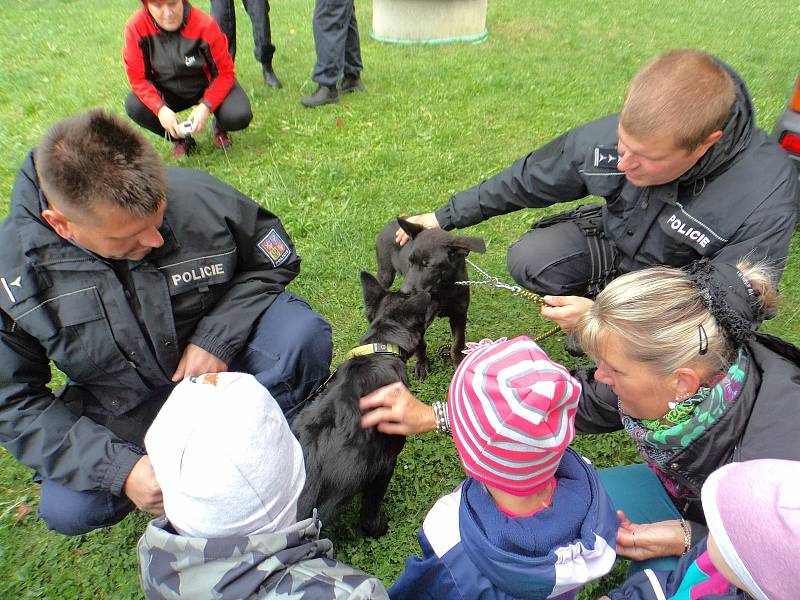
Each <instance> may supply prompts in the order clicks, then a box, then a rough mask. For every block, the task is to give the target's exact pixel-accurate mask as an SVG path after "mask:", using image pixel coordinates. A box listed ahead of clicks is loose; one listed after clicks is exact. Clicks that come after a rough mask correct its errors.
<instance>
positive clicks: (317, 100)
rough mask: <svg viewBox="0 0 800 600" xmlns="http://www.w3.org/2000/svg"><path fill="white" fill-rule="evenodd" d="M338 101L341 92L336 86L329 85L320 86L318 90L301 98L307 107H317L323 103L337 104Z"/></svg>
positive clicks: (301, 102)
mask: <svg viewBox="0 0 800 600" xmlns="http://www.w3.org/2000/svg"><path fill="white" fill-rule="evenodd" d="M338 102H339V92H337V91H336V86H333V87H328V86H327V85H321V86H319V87H318V88H317V91H316V92H314V93H313V94H311V95H310V96H303V97H302V98H301V99H300V104H302V105H303V106H305V107H307V108H316V107H317V106H322V105H323V104H336V103H338Z"/></svg>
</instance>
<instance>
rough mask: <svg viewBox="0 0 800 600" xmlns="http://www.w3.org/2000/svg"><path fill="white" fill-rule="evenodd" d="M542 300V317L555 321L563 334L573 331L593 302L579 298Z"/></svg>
mask: <svg viewBox="0 0 800 600" xmlns="http://www.w3.org/2000/svg"><path fill="white" fill-rule="evenodd" d="M543 299H544V304H543V305H542V308H541V314H542V316H543V317H544V318H545V319H550V320H551V321H555V322H556V325H558V326H559V327H561V330H562V331H564V332H565V333H570V332H571V331H572V330H573V329H575V327H576V325H577V324H578V321H579V320H580V318H581V316H583V313H585V312H586V311H587V310H589V308H591V306H592V304H594V301H593V300H589V299H588V298H583V297H581V296H545V297H544V298H543Z"/></svg>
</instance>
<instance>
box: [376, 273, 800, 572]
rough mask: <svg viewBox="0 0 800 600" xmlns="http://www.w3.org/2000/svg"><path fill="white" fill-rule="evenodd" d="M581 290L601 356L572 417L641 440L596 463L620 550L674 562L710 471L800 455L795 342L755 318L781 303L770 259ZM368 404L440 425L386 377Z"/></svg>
mask: <svg viewBox="0 0 800 600" xmlns="http://www.w3.org/2000/svg"><path fill="white" fill-rule="evenodd" d="M581 301H585V299H581ZM586 302H588V304H587V306H586V307H584V308H585V309H586V310H585V312H584V314H583V316H582V317H581V318H580V319H579V320H578V322H577V326H576V329H575V332H576V335H577V336H578V339H579V341H580V342H581V344H582V346H583V348H584V350H585V351H586V352H587V354H588V355H589V356H590V357H592V358H593V359H594V361H595V363H596V366H592V367H585V368H581V369H578V370H577V372H576V373H575V375H576V376H577V378H578V379H579V380H580V381H581V383H582V386H583V393H582V396H581V400H580V403H579V406H578V412H577V415H576V421H575V425H576V429H577V431H578V432H579V433H584V434H585V433H602V432H609V431H614V430H619V429H623V428H624V429H625V430H626V431H627V432H628V434H629V435H631V437H632V438H633V439H634V440H635V441H636V444H637V447H638V449H639V451H640V453H641V455H642V457H643V459H644V460H645V461H646V464H640V465H628V466H624V467H616V468H611V469H603V470H601V471H600V477H601V480H602V481H603V483H604V485H605V486H606V488H607V490H608V492H609V494H610V496H611V498H612V500H613V501H614V504H615V506H616V508H617V509H619V510H620V511H622V514H621V515H620V516H621V517H622V526H621V527H620V530H619V533H618V537H617V553H618V554H620V555H621V556H624V557H627V558H630V559H632V560H635V561H647V562H648V564H647V565H646V566H648V567H654V568H662V569H666V568H672V567H673V566H674V565H675V563H676V562H677V557H679V556H680V555H682V554H683V553H685V552H686V551H688V549H689V548H690V547H691V545H692V542H693V541H694V540H699V539H700V537H701V536H702V534H704V533H705V529H704V523H705V519H704V516H703V512H702V506H701V505H700V497H699V494H700V489H701V487H702V485H703V482H704V481H705V479H706V477H707V476H708V475H709V474H710V473H711V472H713V471H714V470H715V469H717V468H718V467H720V466H722V465H724V464H726V463H729V462H734V461H745V460H751V459H756V458H784V459H790V460H800V443H798V441H797V434H796V432H797V430H798V428H799V427H800V350H798V349H797V348H796V347H794V346H793V345H791V344H789V343H787V342H784V341H782V340H780V339H778V338H775V337H772V336H768V335H764V334H759V333H755V332H754V331H753V323H760V322H761V321H762V320H763V318H764V316H765V315H767V314H769V313H773V312H774V310H775V306H776V293H775V290H774V289H773V287H772V284H771V281H770V276H769V274H768V272H767V271H765V270H764V269H763V268H761V267H752V266H749V265H746V264H743V263H742V264H740V265H739V266H738V267H735V266H732V265H725V264H718V265H714V264H712V263H710V262H708V261H700V262H697V263H693V264H692V265H690V266H689V267H686V268H685V269H676V268H671V267H655V268H650V269H644V270H641V271H637V272H634V273H629V274H627V275H623V276H622V277H619V278H617V279H615V280H614V281H613V282H611V283H610V284H609V285H608V286H607V287H606V288H605V289H604V290H603V291H602V292H601V293H600V294H599V295H598V296H597V299H596V300H595V301H594V302H591V301H586ZM362 407H363V408H366V409H370V408H372V409H374V410H372V411H371V412H369V413H367V414H366V415H365V416H364V419H363V423H364V425H365V426H372V425H377V426H378V428H379V429H380V430H381V431H384V432H386V433H405V434H407V433H415V432H418V431H429V430H432V429H435V428H436V416H437V415H436V414H435V411H433V410H432V409H431V407H429V406H427V405H425V404H422V403H419V402H418V401H417V400H416V399H415V398H413V396H411V394H410V393H409V392H408V391H407V390H405V388H401V387H392V386H389V387H387V388H383V389H381V390H377V391H376V392H374V393H373V394H371V395H370V396H367V397H365V398H364V399H363V401H362ZM440 420H441V419H440ZM651 559H657V560H655V561H651Z"/></svg>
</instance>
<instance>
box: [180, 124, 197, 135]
mask: <svg viewBox="0 0 800 600" xmlns="http://www.w3.org/2000/svg"><path fill="white" fill-rule="evenodd" d="M178 129H180V131H181V133H182V134H183V135H191V133H192V130H193V129H194V124H193V123H192V122H191V121H184V122H183V123H178Z"/></svg>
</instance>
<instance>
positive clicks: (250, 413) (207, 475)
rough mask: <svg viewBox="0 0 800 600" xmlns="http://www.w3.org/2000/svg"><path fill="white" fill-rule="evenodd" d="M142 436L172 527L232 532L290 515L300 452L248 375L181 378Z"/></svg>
mask: <svg viewBox="0 0 800 600" xmlns="http://www.w3.org/2000/svg"><path fill="white" fill-rule="evenodd" d="M144 442H145V447H146V448H147V453H148V455H149V456H150V461H151V462H152V464H153V470H154V471H155V474H156V479H157V480H158V483H159V485H160V486H161V490H162V492H163V495H164V512H165V513H166V515H167V518H168V519H169V521H170V523H172V526H173V527H174V528H175V529H176V530H177V531H178V533H181V534H182V535H188V536H194V537H204V538H220V537H236V536H245V535H251V534H254V533H264V532H272V531H279V530H281V529H285V528H286V527H288V526H290V525H292V524H293V523H294V522H295V521H296V517H297V498H298V497H299V496H300V492H301V491H302V489H303V485H304V484H305V478H306V477H305V467H304V464H303V452H302V450H301V448H300V444H299V443H298V442H297V440H296V439H295V437H294V436H293V435H292V432H291V430H290V429H289V425H288V424H287V423H286V419H285V418H284V416H283V413H282V412H281V409H280V407H279V406H278V404H277V402H276V401H275V399H274V398H273V397H272V395H271V394H270V393H269V392H268V391H267V389H266V388H264V387H263V386H262V385H261V384H260V383H258V382H257V381H256V379H255V378H254V377H253V376H252V375H247V374H245V373H211V374H206V375H201V376H199V377H192V378H189V379H184V380H183V381H182V382H181V383H179V384H178V385H177V386H176V387H175V389H174V390H173V392H172V394H170V396H169V398H168V399H167V401H166V402H165V403H164V406H163V407H162V408H161V411H160V412H159V413H158V415H157V416H156V418H155V420H154V421H153V424H152V425H151V426H150V429H149V430H148V431H147V435H146V436H145V439H144Z"/></svg>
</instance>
